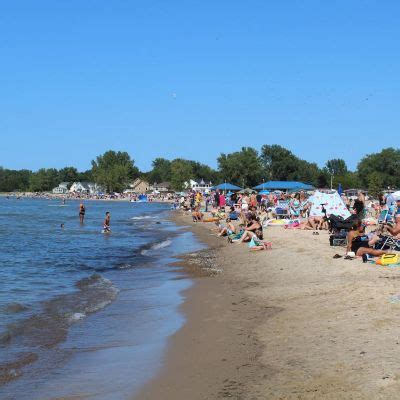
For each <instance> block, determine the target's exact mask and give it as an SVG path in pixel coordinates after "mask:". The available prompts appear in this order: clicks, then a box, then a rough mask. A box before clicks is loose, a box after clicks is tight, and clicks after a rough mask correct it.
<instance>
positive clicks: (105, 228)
mask: <svg viewBox="0 0 400 400" xmlns="http://www.w3.org/2000/svg"><path fill="white" fill-rule="evenodd" d="M110 219H111V215H110V212H109V211H107V212H106V217H105V219H104V223H103V231H104V233H109V232H111V229H110Z"/></svg>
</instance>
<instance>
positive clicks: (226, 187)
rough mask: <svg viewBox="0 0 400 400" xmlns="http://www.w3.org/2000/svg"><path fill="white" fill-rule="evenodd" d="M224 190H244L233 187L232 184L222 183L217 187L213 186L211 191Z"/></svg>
mask: <svg viewBox="0 0 400 400" xmlns="http://www.w3.org/2000/svg"><path fill="white" fill-rule="evenodd" d="M217 189H219V190H223V191H228V190H241V189H242V188H241V187H239V186H236V185H232V183H226V182H225V183H220V184H219V185H217V186H213V187H212V188H211V190H217Z"/></svg>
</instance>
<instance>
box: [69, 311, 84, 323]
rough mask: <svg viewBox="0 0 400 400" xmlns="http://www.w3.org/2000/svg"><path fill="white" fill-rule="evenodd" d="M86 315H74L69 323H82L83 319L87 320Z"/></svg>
mask: <svg viewBox="0 0 400 400" xmlns="http://www.w3.org/2000/svg"><path fill="white" fill-rule="evenodd" d="M85 317H86V314H85V313H79V312H77V313H74V314H72V315H71V316H70V317H69V321H70V322H71V323H72V322H77V321H80V320H81V319H83V318H85Z"/></svg>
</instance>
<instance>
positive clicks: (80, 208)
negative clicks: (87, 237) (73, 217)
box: [79, 203, 86, 224]
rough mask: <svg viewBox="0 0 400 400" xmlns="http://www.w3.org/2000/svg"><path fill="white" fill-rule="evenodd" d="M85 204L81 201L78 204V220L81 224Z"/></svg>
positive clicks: (83, 217)
mask: <svg viewBox="0 0 400 400" xmlns="http://www.w3.org/2000/svg"><path fill="white" fill-rule="evenodd" d="M85 212H86V209H85V206H84V205H83V203H81V204H79V222H80V223H81V224H83V220H84V219H85Z"/></svg>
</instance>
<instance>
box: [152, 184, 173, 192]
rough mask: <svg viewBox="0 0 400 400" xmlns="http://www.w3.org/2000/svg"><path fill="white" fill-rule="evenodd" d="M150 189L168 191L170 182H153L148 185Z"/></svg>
mask: <svg viewBox="0 0 400 400" xmlns="http://www.w3.org/2000/svg"><path fill="white" fill-rule="evenodd" d="M150 190H152V191H153V192H160V193H162V192H164V193H166V192H170V191H171V184H170V183H169V182H161V183H157V182H154V183H153V184H152V185H151V186H150Z"/></svg>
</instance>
